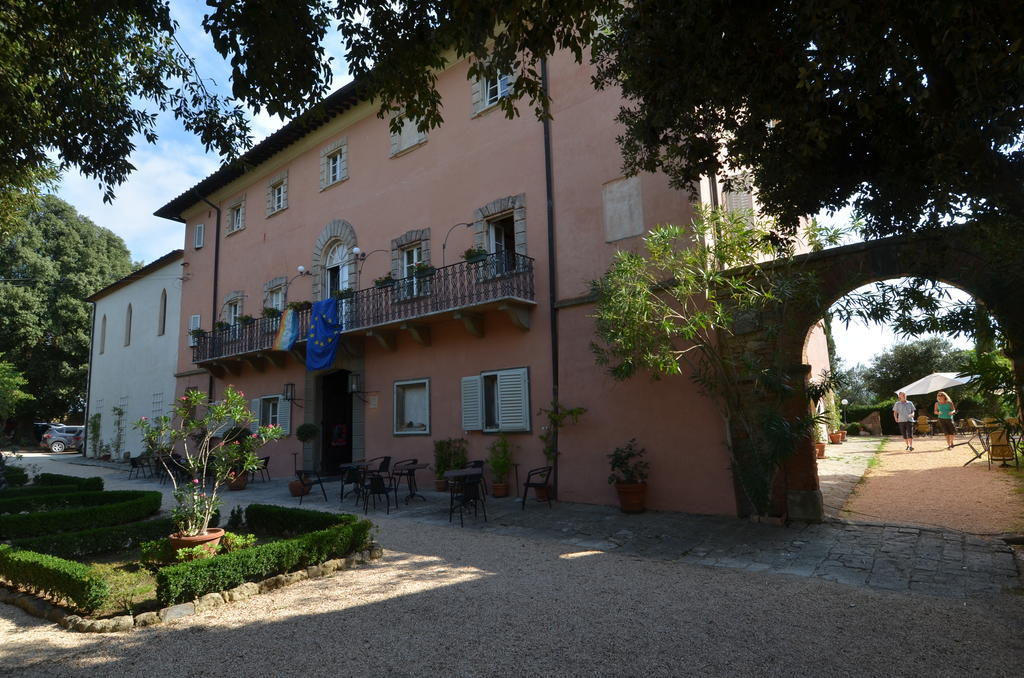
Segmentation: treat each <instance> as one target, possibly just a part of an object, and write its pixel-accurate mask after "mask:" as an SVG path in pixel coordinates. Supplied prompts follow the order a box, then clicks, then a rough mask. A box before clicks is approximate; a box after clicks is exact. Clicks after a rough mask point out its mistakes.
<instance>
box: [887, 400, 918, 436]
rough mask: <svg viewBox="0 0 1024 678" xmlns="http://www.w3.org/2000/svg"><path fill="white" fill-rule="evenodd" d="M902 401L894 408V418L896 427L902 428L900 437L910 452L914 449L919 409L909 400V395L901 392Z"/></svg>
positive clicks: (898, 401)
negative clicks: (916, 415) (917, 411)
mask: <svg viewBox="0 0 1024 678" xmlns="http://www.w3.org/2000/svg"><path fill="white" fill-rule="evenodd" d="M899 397H900V399H899V400H897V401H896V402H895V403H894V404H893V406H892V416H893V418H894V419H896V425H897V426H899V427H900V435H902V436H903V442H904V443H906V444H907V449H908V450H913V449H914V412H916V410H917V408H915V407H914V403H912V402H910V401H909V400H907V394H906V393H904V392H903V391H900V392H899Z"/></svg>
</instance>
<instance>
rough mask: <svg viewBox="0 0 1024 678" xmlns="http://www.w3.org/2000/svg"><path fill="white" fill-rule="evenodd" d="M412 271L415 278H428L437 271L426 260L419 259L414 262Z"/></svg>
mask: <svg viewBox="0 0 1024 678" xmlns="http://www.w3.org/2000/svg"><path fill="white" fill-rule="evenodd" d="M412 273H413V275H415V276H416V277H417V278H429V277H430V276H432V275H434V274H435V273H437V269H436V268H434V267H433V266H431V265H430V264H428V263H427V262H425V261H421V262H420V263H418V264H416V266H415V267H414V268H413V269H412Z"/></svg>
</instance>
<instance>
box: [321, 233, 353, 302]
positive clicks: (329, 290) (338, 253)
mask: <svg viewBox="0 0 1024 678" xmlns="http://www.w3.org/2000/svg"><path fill="white" fill-rule="evenodd" d="M351 258H352V257H351V251H350V250H349V248H348V247H347V246H346V245H344V244H343V243H340V242H339V243H336V244H335V245H334V246H333V247H331V249H330V250H329V251H328V252H327V259H326V260H325V263H324V298H326V297H329V296H331V295H332V294H334V293H335V292H339V291H341V290H344V289H348V288H349V286H350V285H349V264H350V263H351V261H350V260H351Z"/></svg>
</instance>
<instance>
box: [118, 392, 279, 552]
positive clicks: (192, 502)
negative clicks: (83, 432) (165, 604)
mask: <svg viewBox="0 0 1024 678" xmlns="http://www.w3.org/2000/svg"><path fill="white" fill-rule="evenodd" d="M253 418H254V415H253V413H252V411H251V410H250V409H249V406H248V402H247V401H246V399H245V394H243V393H242V392H240V391H238V390H236V389H235V388H234V387H233V386H228V387H227V388H226V389H224V395H223V397H222V399H221V400H220V401H219V402H215V403H210V402H207V399H206V396H205V394H203V392H202V391H194V390H189V391H186V392H185V395H183V396H181V397H180V398H179V399H178V400H177V401H175V403H174V407H173V409H172V415H171V416H163V417H157V418H156V419H153V420H150V419H148V418H146V417H143V418H142V419H140V420H139V421H138V422H137V423H136V424H135V427H136V428H138V429H140V430H141V431H142V438H143V441H144V442H145V443H146V446H147V447H152V448H155V447H163V446H167V447H170V448H172V449H176V450H180V453H175V454H174V455H173V456H171V457H160V462H161V463H162V464H163V465H164V469H165V470H166V471H167V475H168V477H169V478H170V480H171V484H172V486H173V487H174V499H175V500H176V501H177V502H178V505H177V506H176V507H175V508H174V509H173V510H172V511H171V516H172V518H173V519H174V524H175V526H176V527H177V532H175V533H174V534H172V535H170V537H169V538H170V539H174V540H176V541H175V542H174V543H178V544H182V543H183V542H182V541H181V538H183V537H186V538H190V537H207V536H211V529H212V530H214V533H213V534H212V536H214V537H216V536H217V535H216V530H217V529H218V528H210V520H211V519H212V518H213V514H214V512H215V511H216V510H217V508H218V507H219V506H220V505H221V504H222V503H223V502H222V501H221V500H220V498H219V497H218V496H217V492H218V491H219V490H220V488H221V487H223V486H224V485H227V484H228V482H229V480H230V479H231V478H233V477H235V475H238V474H243V475H244V474H247V473H249V472H250V471H254V470H256V469H257V468H258V467H259V459H258V458H257V457H256V455H255V454H254V452H255V451H256V450H257V449H259V448H260V447H262V446H263V445H265V444H266V443H267V442H270V441H271V440H277V439H278V438H280V437H281V436H282V435H284V433H283V431H282V430H281V428H280V427H278V426H260V427H259V428H258V429H257V431H256V432H255V433H252V432H251V431H250V430H249V429H248V428H245V427H246V426H248V425H249V423H250V422H252V420H253ZM220 431H224V433H223V434H221V435H217V433H218V432H220ZM175 471H176V472H175ZM208 541H213V540H212V539H211V540H208Z"/></svg>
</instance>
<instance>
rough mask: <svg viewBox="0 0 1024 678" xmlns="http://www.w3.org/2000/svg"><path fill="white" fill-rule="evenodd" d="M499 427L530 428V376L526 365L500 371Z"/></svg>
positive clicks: (501, 428) (503, 429)
mask: <svg viewBox="0 0 1024 678" xmlns="http://www.w3.org/2000/svg"><path fill="white" fill-rule="evenodd" d="M497 400H498V429H499V430H501V431H529V430H530V378H529V375H528V374H527V371H526V368H525V367H520V368H517V369H514V370H503V371H501V372H498V398H497Z"/></svg>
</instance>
